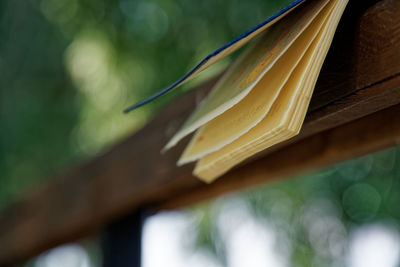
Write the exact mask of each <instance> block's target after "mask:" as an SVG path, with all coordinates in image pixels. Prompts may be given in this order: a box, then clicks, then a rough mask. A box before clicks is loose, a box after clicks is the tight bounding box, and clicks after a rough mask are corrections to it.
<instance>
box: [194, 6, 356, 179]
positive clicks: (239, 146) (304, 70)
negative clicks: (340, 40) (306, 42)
mask: <svg viewBox="0 0 400 267" xmlns="http://www.w3.org/2000/svg"><path fill="white" fill-rule="evenodd" d="M347 2H348V1H347V0H335V1H334V4H335V6H336V7H335V9H334V11H333V12H332V14H331V15H330V16H329V19H328V21H327V23H325V25H324V27H323V29H322V30H321V33H320V34H319V35H318V36H317V38H316V39H315V40H314V42H313V44H312V46H311V47H310V48H309V49H308V51H307V53H306V55H305V56H304V57H303V59H302V60H301V62H300V63H299V65H298V66H297V67H296V69H295V71H294V72H293V74H292V76H291V77H290V79H289V81H288V82H287V84H286V85H285V87H284V88H283V89H282V92H281V94H280V95H279V97H278V99H277V101H276V102H275V103H274V104H273V106H272V108H271V110H270V112H269V113H268V114H267V116H266V117H265V118H264V119H263V120H262V121H261V122H260V123H259V124H257V125H256V126H255V127H253V128H252V129H251V130H250V131H249V132H248V133H246V134H244V135H242V136H241V137H240V138H238V139H236V140H235V141H234V142H232V143H230V144H228V145H227V146H225V147H223V148H222V149H220V150H218V151H216V152H214V153H211V154H209V155H207V156H205V157H203V158H202V159H201V160H200V161H198V163H197V165H196V168H195V170H194V174H195V175H196V176H198V177H200V178H201V179H202V180H204V181H207V182H211V181H212V180H213V179H215V178H216V177H218V176H220V175H222V174H224V173H225V172H226V171H228V170H229V169H231V168H232V167H233V166H235V165H236V164H238V163H240V162H241V161H243V160H244V159H246V158H248V157H250V156H252V155H254V154H255V153H257V152H259V151H261V150H263V149H265V148H267V147H269V146H272V145H274V144H275V143H277V142H280V141H283V139H287V138H289V137H291V136H293V135H295V134H297V133H298V131H299V130H300V127H299V125H301V123H302V121H303V118H304V115H305V112H306V110H307V106H308V102H309V99H310V96H311V92H312V90H313V87H314V85H315V81H316V77H317V75H318V73H319V70H320V68H321V66H322V63H323V59H324V57H325V55H326V52H327V50H328V48H329V45H330V43H331V41H332V38H333V35H334V32H335V29H336V27H337V24H338V22H339V19H340V17H341V15H342V13H343V11H344V8H345V6H346V4H347ZM310 81H311V82H310ZM299 89H301V90H299ZM307 92H308V93H307ZM296 112H297V113H299V114H301V115H300V116H298V115H296V114H295V113H296ZM293 117H297V119H298V120H299V121H298V122H296V123H294V120H293Z"/></svg>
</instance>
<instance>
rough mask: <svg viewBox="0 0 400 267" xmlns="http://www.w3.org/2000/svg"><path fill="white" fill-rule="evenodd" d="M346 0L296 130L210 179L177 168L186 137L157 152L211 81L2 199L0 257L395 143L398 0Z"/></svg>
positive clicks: (4, 260) (3, 260)
mask: <svg viewBox="0 0 400 267" xmlns="http://www.w3.org/2000/svg"><path fill="white" fill-rule="evenodd" d="M362 3H363V4H365V3H366V2H364V1H362ZM350 4H351V5H350V6H349V8H348V9H347V10H346V12H345V14H344V17H343V20H342V22H341V23H340V26H339V28H338V32H337V35H336V37H335V39H334V43H333V44H332V49H331V51H330V52H329V54H328V57H327V60H326V63H325V64H324V67H323V70H322V72H321V76H320V78H319V80H318V83H317V88H316V92H315V94H314V96H313V101H312V105H311V107H310V112H309V114H308V115H307V118H306V122H305V124H304V126H303V129H302V132H301V134H300V135H299V136H298V137H296V138H294V139H292V140H290V141H289V142H286V143H284V144H280V145H278V146H275V147H273V148H271V149H269V150H266V151H264V152H263V153H260V154H259V155H257V157H255V158H253V161H251V162H248V163H247V164H245V165H244V166H241V167H238V168H236V169H234V170H232V171H231V172H229V173H227V174H226V175H225V176H224V177H222V178H220V179H219V180H218V181H217V182H216V183H213V184H211V185H205V184H203V183H201V182H200V181H199V180H197V179H196V178H195V177H193V176H192V175H191V171H192V168H193V165H187V166H183V167H180V168H178V167H176V166H175V162H176V160H177V158H178V157H179V155H180V153H181V152H182V149H183V147H184V145H185V144H184V143H185V142H183V143H182V144H180V145H179V146H178V147H177V148H175V149H173V150H171V151H169V152H168V153H166V154H164V155H161V154H160V150H161V148H162V147H163V146H164V144H165V143H166V142H167V140H168V139H169V138H170V137H171V135H172V134H173V132H174V131H176V129H177V128H178V127H179V125H180V124H181V123H182V122H183V120H184V119H185V118H186V117H187V116H188V114H189V113H190V112H191V111H192V110H193V107H194V106H195V105H196V99H198V96H199V95H203V94H204V92H207V91H208V90H209V88H210V87H211V85H212V84H213V83H214V82H215V81H211V82H209V83H208V84H206V85H204V86H203V87H202V88H200V89H198V90H196V91H193V92H191V93H190V94H188V95H186V96H184V97H182V98H181V99H179V100H177V101H176V102H175V103H172V104H171V105H170V106H169V107H167V108H166V109H165V110H164V111H163V112H162V113H161V114H160V115H159V116H157V117H155V118H154V120H153V121H152V122H150V123H149V124H148V125H147V126H145V127H144V128H143V129H141V130H140V131H139V132H137V133H136V134H134V135H132V136H131V137H129V138H127V139H126V140H124V141H122V142H121V143H120V144H118V145H116V146H114V147H113V148H111V149H110V150H109V151H106V152H104V153H103V154H102V155H99V156H97V157H95V158H93V159H92V160H90V161H89V162H87V163H84V164H82V165H80V166H77V167H75V168H72V169H70V170H69V171H67V172H64V173H61V174H59V175H56V177H53V178H52V179H49V181H50V182H49V183H48V184H45V185H42V186H39V187H37V188H36V189H35V190H34V191H33V192H31V193H30V194H29V195H27V196H26V197H25V198H24V199H21V200H20V201H18V202H17V203H15V204H14V205H11V206H10V207H9V208H8V209H7V210H6V211H5V212H4V213H2V214H1V216H0V248H1V249H0V265H6V264H9V263H14V262H18V261H21V260H24V259H27V258H29V257H31V256H33V255H36V254H37V253H40V252H42V251H44V250H46V249H48V248H51V247H53V246H56V245H58V244H62V243H65V242H70V241H73V240H76V239H78V238H81V237H85V236H87V235H88V234H90V233H93V232H94V231H97V230H99V229H102V228H103V227H105V226H106V225H107V224H108V223H110V222H111V221H113V220H115V219H117V218H118V217H120V216H122V215H124V214H127V213H129V212H131V211H132V210H134V209H138V208H143V207H146V206H151V207H154V208H155V209H157V208H174V207H180V206H182V205H188V204H192V203H195V202H197V201H200V200H203V199H207V198H210V197H215V196H217V195H220V194H222V193H225V192H229V191H231V190H236V189H242V188H245V187H248V186H253V185H255V184H259V183H262V182H266V181H269V180H270V179H276V178H278V177H284V176H287V175H294V174H297V173H299V172H302V171H305V170H309V169H313V168H319V167H322V166H325V165H327V164H331V163H334V162H338V161H341V160H345V159H348V158H351V157H354V156H358V155H362V154H364V153H369V152H372V151H375V150H377V149H381V148H384V147H387V146H390V145H394V144H396V143H397V141H398V137H399V135H400V129H399V126H400V121H399V118H400V106H399V105H398V104H399V103H400V76H399V75H400V16H398V14H400V5H399V1H391V0H386V1H381V2H379V3H378V4H376V5H374V6H373V7H371V8H370V9H368V10H367V11H366V12H364V9H363V7H360V6H359V5H361V3H360V2H359V1H351V2H350ZM361 14H363V15H361ZM391 106H392V107H391ZM388 107H391V108H388ZM132 116H134V114H132ZM351 122H352V123H351ZM186 142H187V140H186ZM300 159H301V164H300Z"/></svg>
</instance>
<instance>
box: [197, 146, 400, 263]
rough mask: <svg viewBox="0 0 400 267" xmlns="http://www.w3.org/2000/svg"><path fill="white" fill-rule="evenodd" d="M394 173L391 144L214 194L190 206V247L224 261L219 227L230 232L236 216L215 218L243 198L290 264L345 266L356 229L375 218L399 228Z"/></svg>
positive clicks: (396, 151) (398, 165)
mask: <svg viewBox="0 0 400 267" xmlns="http://www.w3.org/2000/svg"><path fill="white" fill-rule="evenodd" d="M399 177H400V148H391V149H388V150H385V151H381V152H378V153H375V154H372V155H368V156H364V157H361V158H358V159H354V160H351V161H348V162H345V163H342V164H338V165H336V166H333V167H329V168H326V169H324V170H321V171H318V172H315V173H310V174H305V175H303V176H301V177H297V178H295V179H289V180H286V181H279V182H275V183H272V184H269V185H267V186H264V187H261V188H257V189H255V190H254V189H253V190H247V191H246V192H242V193H236V194H233V195H230V196H226V197H223V198H220V199H218V200H217V201H213V202H210V203H208V204H203V205H200V206H198V207H197V208H195V209H194V210H193V211H191V213H194V214H195V215H196V217H199V218H200V219H199V220H197V221H196V223H195V224H194V225H193V227H192V229H194V230H195V232H196V234H197V238H196V239H197V241H196V243H195V247H196V248H197V249H206V250H207V251H209V252H211V253H213V255H214V256H215V257H216V258H217V259H218V260H219V261H220V262H221V265H222V266H228V265H226V256H227V255H226V245H227V244H226V242H227V240H226V238H223V236H224V234H223V232H224V231H226V229H231V231H230V232H229V233H228V235H231V234H233V232H234V231H235V230H234V229H235V227H233V226H231V225H230V224H234V225H240V224H241V221H240V220H239V221H238V219H237V216H236V217H232V216H231V217H232V218H229V216H228V219H225V220H223V223H222V224H221V214H224V213H227V210H228V211H229V209H230V207H231V206H232V205H236V206H240V205H243V203H244V209H246V207H247V208H249V210H250V211H251V214H252V215H251V216H253V217H254V218H257V219H258V220H260V221H262V222H264V223H265V224H266V225H269V227H272V228H273V229H274V231H275V232H276V233H277V241H276V252H277V253H278V254H283V256H285V257H289V259H288V260H289V263H290V264H289V265H290V266H304V267H306V266H348V262H347V263H346V260H347V258H346V257H348V256H349V255H348V251H349V247H350V246H349V239H350V235H351V233H353V232H354V231H355V230H356V229H359V228H360V227H362V226H364V225H372V224H379V225H383V226H386V227H389V228H390V229H397V231H398V232H400V207H399V203H400V180H399ZM243 179H246V177H243ZM232 203H234V204H232ZM238 203H239V204H238ZM240 203H242V204H240ZM228 215H229V213H228ZM225 236H226V234H225ZM394 249H395V248H394ZM376 253H383V252H379V251H376ZM393 253H395V252H393ZM366 256H367V255H366ZM369 266H370V265H369ZM385 266H386V265H385Z"/></svg>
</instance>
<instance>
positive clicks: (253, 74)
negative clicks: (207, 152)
mask: <svg viewBox="0 0 400 267" xmlns="http://www.w3.org/2000/svg"><path fill="white" fill-rule="evenodd" d="M328 2H329V0H315V1H307V2H306V3H304V4H303V5H302V6H300V7H298V8H296V9H295V10H294V11H292V12H291V13H290V14H289V15H287V16H285V17H284V18H283V19H281V20H280V21H279V22H278V23H275V24H274V25H272V26H271V27H270V28H269V29H268V30H266V31H265V32H264V33H263V34H262V35H261V36H260V38H259V39H258V40H256V42H255V43H254V44H253V45H252V46H251V47H249V49H248V50H246V51H245V53H243V54H242V55H241V56H240V57H239V58H238V60H236V61H235V63H234V64H233V65H232V66H231V68H230V69H229V70H228V71H227V73H226V74H225V75H224V76H223V77H222V78H221V79H220V80H219V82H218V83H217V84H216V86H215V87H214V89H213V90H212V92H211V93H210V94H209V95H208V96H207V98H206V99H205V100H204V101H203V102H202V103H201V104H200V105H199V106H198V107H197V108H196V110H195V112H194V113H193V114H192V115H191V116H190V117H189V119H188V120H187V121H186V122H185V123H184V125H183V126H182V127H181V129H180V130H179V131H178V132H177V133H176V134H175V135H174V136H173V137H172V138H171V140H170V141H169V142H168V144H167V145H166V146H165V148H164V149H169V148H171V147H172V146H174V145H175V144H176V143H178V142H179V141H180V140H181V139H182V138H183V137H185V136H186V135H188V134H190V133H191V132H193V131H195V130H196V129H197V128H199V127H200V126H202V125H204V124H205V123H207V122H209V121H210V120H212V119H214V118H215V117H217V116H218V115H220V114H222V113H223V112H225V111H226V110H228V109H229V108H231V107H232V106H234V105H235V104H236V103H238V102H239V101H240V100H242V99H243V98H244V97H245V96H246V95H247V94H248V93H249V92H250V90H251V89H252V88H253V87H254V86H255V85H256V83H257V82H258V81H259V80H260V79H261V78H262V76H264V74H265V73H266V72H267V71H268V70H269V69H270V68H271V67H272V66H273V65H274V63H275V62H276V61H277V60H278V59H279V58H280V57H281V56H282V55H283V54H284V53H285V52H286V50H287V49H288V48H289V46H290V45H291V44H292V43H293V42H294V41H295V40H296V39H297V38H298V36H300V34H301V33H302V32H303V31H304V30H305V29H306V28H307V26H308V25H309V24H310V23H311V21H312V20H313V19H314V18H315V17H316V16H317V15H318V13H319V12H320V11H321V10H322V8H323V7H324V6H325V5H326V4H327V3H328Z"/></svg>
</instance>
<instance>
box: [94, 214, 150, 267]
mask: <svg viewBox="0 0 400 267" xmlns="http://www.w3.org/2000/svg"><path fill="white" fill-rule="evenodd" d="M143 221H144V215H143V212H142V210H137V211H135V212H133V213H132V214H130V215H128V216H125V217H123V218H121V219H119V220H118V221H116V222H114V223H112V224H110V225H109V226H108V227H107V228H106V230H105V233H104V236H103V240H102V252H103V264H102V266H103V267H125V266H126V267H140V266H141V253H142V249H141V248H142V244H141V243H142V227H143Z"/></svg>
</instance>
